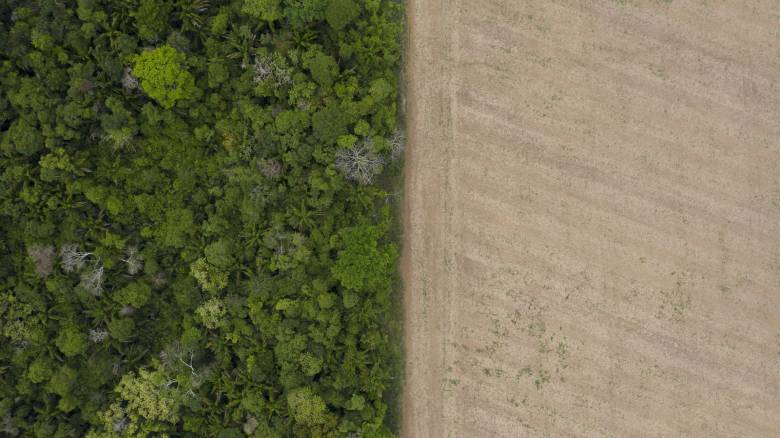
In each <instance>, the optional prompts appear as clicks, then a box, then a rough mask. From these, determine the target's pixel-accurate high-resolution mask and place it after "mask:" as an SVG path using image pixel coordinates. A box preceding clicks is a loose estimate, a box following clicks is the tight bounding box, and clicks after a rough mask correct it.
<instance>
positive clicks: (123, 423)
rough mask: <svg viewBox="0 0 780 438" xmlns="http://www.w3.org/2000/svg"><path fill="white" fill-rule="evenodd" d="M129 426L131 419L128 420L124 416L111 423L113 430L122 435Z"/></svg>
mask: <svg viewBox="0 0 780 438" xmlns="http://www.w3.org/2000/svg"><path fill="white" fill-rule="evenodd" d="M129 425H130V419H129V418H127V416H126V415H123V416H121V417H117V418H114V420H113V421H112V422H111V429H113V431H114V432H116V433H122V432H124V431H125V429H127V426H129Z"/></svg>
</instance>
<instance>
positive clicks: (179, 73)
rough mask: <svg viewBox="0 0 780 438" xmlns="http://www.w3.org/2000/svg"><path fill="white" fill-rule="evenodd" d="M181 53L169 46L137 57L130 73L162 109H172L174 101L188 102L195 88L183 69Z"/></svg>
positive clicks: (190, 75)
mask: <svg viewBox="0 0 780 438" xmlns="http://www.w3.org/2000/svg"><path fill="white" fill-rule="evenodd" d="M185 58H186V57H185V55H184V53H182V52H180V51H178V50H176V49H174V48H173V47H171V46H169V45H164V46H160V47H158V48H156V49H154V50H149V51H144V52H142V53H141V54H140V55H138V56H137V57H136V59H135V63H134V65H133V74H134V75H135V76H136V77H138V79H140V80H141V88H143V90H144V91H145V92H146V93H147V94H148V95H149V97H151V98H152V99H154V100H156V101H157V102H159V103H160V105H162V106H163V108H172V107H173V105H174V104H175V103H176V101H178V100H182V99H185V100H186V99H192V98H194V97H195V96H196V95H197V93H198V89H197V88H196V87H195V77H194V76H193V75H192V74H190V72H188V71H187V70H186V68H185Z"/></svg>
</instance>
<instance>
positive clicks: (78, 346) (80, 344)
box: [54, 326, 87, 357]
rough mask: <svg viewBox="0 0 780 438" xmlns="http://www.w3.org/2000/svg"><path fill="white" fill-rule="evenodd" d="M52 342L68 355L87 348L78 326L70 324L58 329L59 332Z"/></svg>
mask: <svg viewBox="0 0 780 438" xmlns="http://www.w3.org/2000/svg"><path fill="white" fill-rule="evenodd" d="M54 344H55V345H57V348H59V349H60V351H61V352H62V353H63V354H64V355H65V356H68V357H72V356H75V355H77V354H81V353H83V352H84V351H86V350H87V338H86V336H85V335H84V333H81V332H80V331H79V329H78V328H76V327H72V326H68V327H65V328H64V329H62V330H60V334H59V335H58V336H57V339H55V340H54Z"/></svg>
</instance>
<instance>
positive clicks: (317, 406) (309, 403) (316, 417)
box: [287, 387, 328, 426]
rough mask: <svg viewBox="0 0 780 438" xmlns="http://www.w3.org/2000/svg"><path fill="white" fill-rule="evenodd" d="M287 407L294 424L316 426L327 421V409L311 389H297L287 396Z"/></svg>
mask: <svg viewBox="0 0 780 438" xmlns="http://www.w3.org/2000/svg"><path fill="white" fill-rule="evenodd" d="M287 406H288V407H289V409H290V415H291V416H292V417H293V419H295V422H296V423H299V424H302V425H304V426H316V425H319V424H323V423H325V422H326V421H327V414H328V408H327V406H326V405H325V401H324V400H322V397H320V396H319V395H317V394H315V393H314V391H312V389H311V388H308V387H305V388H298V389H294V390H292V391H290V393H289V394H288V395H287Z"/></svg>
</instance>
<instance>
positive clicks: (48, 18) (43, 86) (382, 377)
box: [0, 0, 402, 437]
mask: <svg viewBox="0 0 780 438" xmlns="http://www.w3.org/2000/svg"><path fill="white" fill-rule="evenodd" d="M401 17H402V13H401V10H400V7H399V3H398V2H395V1H390V0H381V1H380V0H369V1H357V0H235V1H224V0H210V1H207V0H187V1H185V0H134V1H113V0H111V1H108V0H106V1H102V0H76V1H72V0H69V1H51V0H43V1H33V0H13V1H6V2H0V414H2V417H3V422H4V428H3V429H1V430H2V431H3V432H0V434H3V433H5V434H6V435H9V436H37V437H70V436H87V437H122V436H129V437H146V436H183V437H188V436H209V437H211V436H222V437H229V436H239V434H240V435H241V436H244V435H246V436H256V437H287V436H297V437H304V436H320V437H335V436H352V435H356V436H382V437H384V436H392V435H393V434H392V430H393V427H392V425H391V424H390V422H391V421H392V420H391V419H390V418H389V415H387V414H386V412H387V411H388V404H389V403H390V398H388V394H390V393H391V392H392V391H393V390H394V389H393V388H394V387H395V386H396V385H397V382H398V379H397V377H398V367H399V366H400V360H399V352H398V345H397V342H398V339H397V337H396V336H395V333H396V332H395V331H394V330H395V328H394V327H395V320H394V318H393V315H392V312H391V309H392V305H393V303H394V302H395V301H397V298H398V296H397V291H395V290H394V288H393V282H392V277H393V275H394V265H395V260H396V250H395V246H394V244H393V242H392V239H391V237H390V236H388V232H387V230H388V223H389V220H390V218H389V215H388V212H387V211H386V209H384V208H382V207H380V206H382V205H386V204H387V201H388V199H390V198H389V194H388V193H387V192H385V190H383V189H381V188H380V187H378V186H376V185H373V184H371V181H374V180H375V181H383V182H385V181H387V180H388V179H389V177H390V175H387V174H385V175H380V172H382V171H385V172H387V171H388V170H389V171H393V172H397V171H398V170H399V166H398V163H397V162H395V161H393V160H394V158H397V156H395V155H391V154H390V146H389V142H388V141H387V140H386V139H387V138H391V136H392V135H393V133H394V132H395V129H396V126H395V120H396V113H397V110H396V98H397V83H396V72H397V69H398V67H399V60H400V45H399V41H400V40H399V37H400V35H401V32H402V25H401V23H400V20H401ZM345 151H351V152H359V153H357V154H353V155H355V156H354V157H352V158H355V159H358V160H364V161H366V160H367V161H370V163H369V164H371V166H369V168H368V170H367V172H368V173H367V175H368V176H370V178H362V179H361V178H357V177H356V175H354V174H350V173H349V172H344V168H345V165H346V164H355V163H348V162H345V160H344V154H345ZM358 164H361V163H358ZM363 170H366V169H363ZM391 334H392V335H391ZM4 436H5V435H4Z"/></svg>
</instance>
